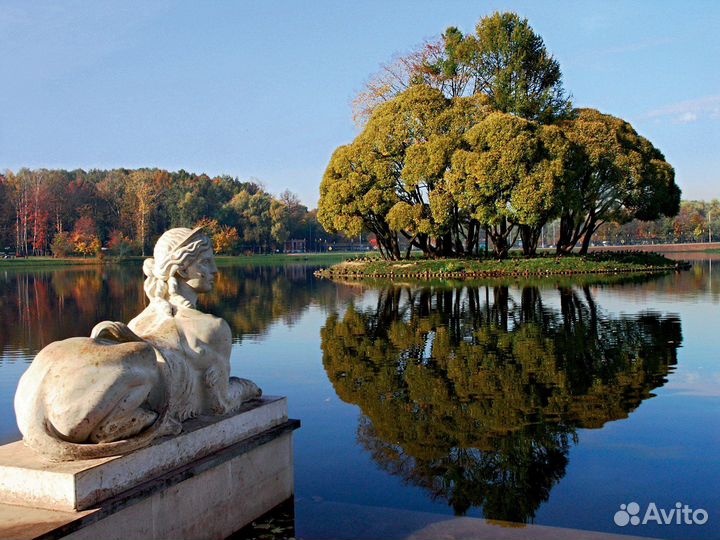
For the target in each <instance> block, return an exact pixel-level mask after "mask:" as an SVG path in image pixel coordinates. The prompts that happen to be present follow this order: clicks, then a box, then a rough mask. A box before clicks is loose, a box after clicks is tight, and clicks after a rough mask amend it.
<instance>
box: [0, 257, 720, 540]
mask: <svg viewBox="0 0 720 540" xmlns="http://www.w3.org/2000/svg"><path fill="white" fill-rule="evenodd" d="M687 255H688V256H689V254H687ZM688 256H686V254H681V255H680V256H679V258H685V259H687V258H688ZM695 257H696V260H694V261H693V267H692V269H691V270H689V271H687V272H683V273H680V274H670V275H666V276H660V277H654V278H651V279H641V280H637V279H636V280H626V279H619V278H616V279H613V280H611V281H609V282H600V281H597V280H595V279H585V280H574V281H573V280H557V279H551V280H541V281H535V282H525V283H523V282H520V281H507V282H501V281H488V282H481V281H478V282H466V283H454V284H453V283H445V284H442V283H431V284H418V283H415V284H411V283H407V284H396V285H395V286H392V287H391V286H387V285H385V286H383V285H363V286H361V285H358V284H338V283H333V282H330V281H326V280H318V279H315V278H314V277H313V275H312V272H313V270H315V267H314V266H309V265H303V264H292V265H285V266H243V265H237V266H225V267H222V268H221V269H220V274H219V275H218V279H217V289H216V291H214V292H213V293H212V294H211V295H209V296H208V297H207V298H204V299H202V300H201V309H203V310H206V311H208V312H211V313H214V314H216V315H218V316H220V317H223V318H224V319H226V320H227V321H228V322H229V323H230V325H231V327H232V329H233V333H234V335H235V345H234V349H233V355H232V368H233V373H234V374H235V375H239V376H242V377H248V378H251V379H253V380H255V381H256V382H257V383H258V384H259V385H260V386H261V387H262V388H263V390H264V392H265V394H269V395H277V394H281V395H287V396H288V398H289V405H290V414H291V416H292V417H294V418H300V419H301V420H302V423H303V425H302V428H301V429H300V430H299V431H297V432H295V441H296V442H295V470H296V515H295V519H296V534H297V535H298V536H299V537H314V538H354V537H357V536H363V535H367V534H369V532H368V531H369V530H372V531H375V534H378V535H382V537H385V538H396V537H402V536H404V535H407V534H410V533H412V532H413V531H414V530H415V529H417V528H418V527H421V526H422V525H424V524H427V523H428V522H432V521H433V520H440V519H446V518H447V516H452V515H465V516H471V517H486V518H491V519H497V520H505V521H514V522H520V523H536V524H542V525H553V526H559V527H573V528H581V529H590V530H596V531H608V532H614V533H620V534H622V533H624V534H634V535H639V536H654V537H660V538H714V537H717V536H718V534H719V531H720V493H719V492H718V489H717V486H718V485H720V459H718V458H719V457H720V361H719V358H718V351H720V329H719V328H720V327H719V325H718V307H719V306H718V304H719V302H720V257H714V256H709V255H708V256H706V255H702V256H699V257H698V256H695ZM144 302H145V299H144V296H143V292H142V280H141V270H140V268H139V267H138V266H114V267H107V268H72V269H68V268H65V269H54V270H53V269H43V270H38V271H0V329H1V330H0V443H5V442H9V441H13V440H17V439H19V438H20V434H19V432H18V430H17V427H16V425H15V421H14V412H13V407H12V400H13V396H14V392H15V387H16V384H17V381H18V379H19V377H20V375H21V374H22V373H23V371H24V370H25V369H26V368H27V366H28V365H29V362H30V361H31V360H32V358H33V356H34V355H35V354H36V353H37V352H38V351H39V350H40V349H41V348H42V347H43V346H44V345H46V344H48V343H50V342H52V341H55V340H58V339H64V338H67V337H70V336H76V335H89V332H90V330H91V328H92V327H93V326H94V325H95V323H97V322H98V321H101V320H106V319H109V320H121V321H127V320H129V319H130V318H132V316H134V315H135V314H136V313H138V312H139V311H140V310H141V309H142V307H143V306H144ZM631 501H635V502H637V503H639V504H640V506H641V508H642V509H643V511H642V513H644V509H645V508H646V507H647V506H648V505H649V504H650V503H651V502H654V503H655V504H656V505H657V506H658V508H664V509H668V510H669V509H672V508H674V506H675V503H676V502H682V503H683V504H688V505H689V506H690V507H692V508H694V509H697V508H703V509H705V510H706V511H707V512H708V514H709V520H708V522H707V523H706V524H705V525H703V526H698V525H677V524H673V525H657V524H653V523H649V524H646V525H639V526H627V527H624V528H621V527H618V526H617V525H615V523H614V522H613V516H614V514H615V512H617V511H618V510H619V508H620V505H621V504H627V503H629V502H631ZM365 516H371V517H367V518H366V517H365ZM433 516H436V517H433ZM641 517H642V515H641ZM365 519H372V520H375V522H376V525H375V528H374V529H367V523H363V520H365ZM378 523H379V524H381V525H378Z"/></svg>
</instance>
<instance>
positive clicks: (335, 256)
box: [0, 253, 351, 269]
mask: <svg viewBox="0 0 720 540" xmlns="http://www.w3.org/2000/svg"><path fill="white" fill-rule="evenodd" d="M349 255H351V254H350V253H289V254H285V253H273V254H270V255H237V256H229V255H218V256H216V258H215V259H216V261H217V264H218V266H233V265H237V264H252V265H257V264H260V265H266V264H271V265H277V264H295V263H297V264H334V263H338V262H341V261H343V260H345V259H346V258H347V257H348V256H349ZM148 256H149V255H148ZM146 258H147V257H141V256H132V257H123V258H118V257H111V256H108V257H105V258H104V259H98V258H96V257H88V258H82V257H58V258H55V257H28V258H22V257H18V258H14V259H0V269H2V268H6V269H10V268H13V269H15V268H36V267H48V266H52V267H57V266H87V265H99V264H124V263H131V264H132V263H137V264H139V263H141V262H142V261H143V260H144V259H146Z"/></svg>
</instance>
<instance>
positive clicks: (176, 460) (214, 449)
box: [0, 397, 299, 539]
mask: <svg viewBox="0 0 720 540" xmlns="http://www.w3.org/2000/svg"><path fill="white" fill-rule="evenodd" d="M297 427H299V422H298V421H297V420H288V418H287V400H286V399H285V398H277V397H265V398H263V399H261V400H258V401H255V402H252V403H248V404H247V405H246V406H245V407H244V409H243V410H242V411H240V412H238V413H236V414H233V415H228V416H223V417H212V418H198V419H194V420H191V421H188V422H185V423H184V424H183V432H182V433H181V434H180V435H177V436H175V437H164V438H161V439H158V440H157V441H155V442H153V444H151V445H150V446H148V447H146V448H142V449H140V450H136V451H135V452H131V453H129V454H126V455H124V456H118V457H112V458H102V459H93V460H86V461H74V462H63V463H51V462H48V461H45V460H44V459H42V458H41V457H40V456H39V455H38V454H36V453H35V452H33V451H32V450H30V449H29V448H27V447H25V446H24V445H23V444H22V442H18V443H11V444H8V445H4V446H1V447H0V538H16V539H17V538H33V539H34V538H72V539H80V538H108V539H110V538H118V539H121V538H122V539H127V538H225V537H226V536H228V535H230V534H232V533H233V532H235V531H237V530H239V529H240V528H242V527H243V526H244V525H246V524H247V523H249V522H251V521H252V520H253V519H256V518H257V517H259V516H261V515H262V514H264V513H265V512H267V511H268V510H270V509H271V508H273V507H274V506H276V505H277V504H279V503H281V502H283V501H284V500H286V499H288V498H289V497H290V496H291V495H292V493H293V460H292V431H293V430H294V429H296V428H297Z"/></svg>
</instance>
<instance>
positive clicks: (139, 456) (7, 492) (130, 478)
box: [0, 397, 287, 510]
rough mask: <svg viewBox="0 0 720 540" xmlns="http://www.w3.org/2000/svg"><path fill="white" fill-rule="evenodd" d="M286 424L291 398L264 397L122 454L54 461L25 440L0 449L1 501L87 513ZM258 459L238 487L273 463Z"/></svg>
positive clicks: (253, 480)
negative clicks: (42, 454)
mask: <svg viewBox="0 0 720 540" xmlns="http://www.w3.org/2000/svg"><path fill="white" fill-rule="evenodd" d="M286 421H287V399H286V398H284V397H264V398H262V399H261V400H257V401H252V402H250V403H248V404H246V405H244V406H243V409H242V411H240V412H238V413H235V414H232V415H227V416H221V417H217V416H215V417H201V418H196V419H193V420H189V421H187V422H185V423H184V424H183V428H184V429H183V433H181V434H180V435H177V436H172V437H164V438H160V439H157V440H155V441H154V442H153V443H152V444H151V445H150V446H147V447H145V448H142V449H139V450H136V451H135V452H132V453H130V454H126V455H122V456H116V457H109V458H100V459H94V460H83V461H69V462H61V463H53V462H49V461H47V460H45V459H43V458H42V457H41V456H40V455H38V454H37V453H35V452H33V451H32V450H31V449H29V448H27V447H26V446H24V445H23V444H22V443H21V442H17V443H11V444H8V445H4V446H1V447H0V502H3V503H10V504H16V505H23V506H35V507H39V508H46V509H54V510H84V509H86V508H90V507H92V506H95V505H97V504H98V503H100V502H101V501H102V500H104V499H107V498H109V497H112V496H114V495H117V494H119V493H121V492H124V491H126V490H128V489H130V488H132V487H134V486H136V485H138V484H140V483H142V482H145V481H148V480H150V479H152V478H154V477H157V476H158V475H160V474H162V473H164V472H166V471H170V470H174V469H177V468H178V467H182V466H184V465H186V464H188V463H191V462H192V461H194V460H197V459H198V458H202V457H204V456H208V455H211V454H213V453H214V452H217V451H219V450H222V449H224V448H226V447H229V446H231V445H233V444H235V443H237V442H239V441H242V440H245V439H248V438H249V437H252V436H254V435H257V434H258V433H261V432H263V431H265V430H267V429H270V428H273V427H275V426H278V425H280V424H282V423H284V422H286ZM255 459H256V460H260V461H257V463H255V465H256V466H257V468H258V469H259V471H255V470H254V469H253V468H252V467H251V468H249V469H248V470H247V471H246V472H243V475H245V474H247V475H248V477H247V478H244V477H243V478H238V479H236V481H235V483H237V482H248V483H250V484H252V483H254V482H255V479H254V478H255V476H254V475H256V474H262V475H264V474H266V470H267V471H269V470H270V468H269V467H270V465H271V464H272V463H274V462H275V461H274V459H275V458H274V457H272V456H264V457H263V456H260V457H257V458H255ZM263 459H265V460H270V461H269V462H268V463H266V462H264V461H262V460H263ZM286 465H287V464H286ZM223 474H224V473H223ZM227 474H228V475H229V474H231V473H230V472H229V471H228V472H227ZM253 497H254V495H253Z"/></svg>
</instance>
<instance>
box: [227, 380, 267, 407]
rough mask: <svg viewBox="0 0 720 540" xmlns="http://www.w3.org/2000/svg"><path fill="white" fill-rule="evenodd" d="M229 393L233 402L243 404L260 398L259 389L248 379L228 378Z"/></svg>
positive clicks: (260, 392) (260, 391)
mask: <svg viewBox="0 0 720 540" xmlns="http://www.w3.org/2000/svg"><path fill="white" fill-rule="evenodd" d="M230 392H231V394H233V401H235V402H239V403H244V402H245V401H250V400H252V399H257V398H259V397H260V396H262V390H261V389H260V387H259V386H258V385H257V384H255V383H254V382H252V381H251V380H249V379H240V378H238V377H230Z"/></svg>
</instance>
